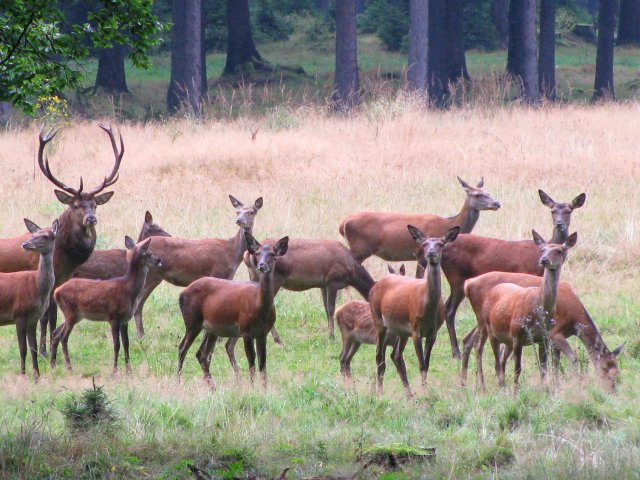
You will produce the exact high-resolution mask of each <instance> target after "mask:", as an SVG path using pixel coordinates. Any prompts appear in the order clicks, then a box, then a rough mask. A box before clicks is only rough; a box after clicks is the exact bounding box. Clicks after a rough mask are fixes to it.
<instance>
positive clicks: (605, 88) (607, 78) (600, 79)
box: [593, 0, 618, 101]
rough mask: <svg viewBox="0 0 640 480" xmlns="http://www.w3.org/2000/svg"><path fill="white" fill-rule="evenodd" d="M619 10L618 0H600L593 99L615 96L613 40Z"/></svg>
mask: <svg viewBox="0 0 640 480" xmlns="http://www.w3.org/2000/svg"><path fill="white" fill-rule="evenodd" d="M617 10H618V2H617V0H600V10H599V13H598V50H597V53H596V78H595V84H594V88H593V89H594V92H593V101H596V100H601V99H604V100H606V99H614V98H615V91H614V88H613V42H614V34H615V28H616V13H617Z"/></svg>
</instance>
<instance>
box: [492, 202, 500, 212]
mask: <svg viewBox="0 0 640 480" xmlns="http://www.w3.org/2000/svg"><path fill="white" fill-rule="evenodd" d="M493 208H494V210H498V209H499V208H500V202H493Z"/></svg>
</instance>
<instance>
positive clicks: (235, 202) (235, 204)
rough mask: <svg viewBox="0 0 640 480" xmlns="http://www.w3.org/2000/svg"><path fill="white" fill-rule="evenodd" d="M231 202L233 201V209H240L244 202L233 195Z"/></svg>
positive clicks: (230, 197)
mask: <svg viewBox="0 0 640 480" xmlns="http://www.w3.org/2000/svg"><path fill="white" fill-rule="evenodd" d="M229 200H231V205H233V208H240V207H242V206H243V204H242V202H241V201H240V200H238V199H237V198H236V197H234V196H233V195H229Z"/></svg>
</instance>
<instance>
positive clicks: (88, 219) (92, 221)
mask: <svg viewBox="0 0 640 480" xmlns="http://www.w3.org/2000/svg"><path fill="white" fill-rule="evenodd" d="M82 223H84V224H85V225H86V226H88V227H92V226H94V225H97V224H98V219H97V218H96V216H95V215H93V214H89V215H85V216H84V221H83V222H82Z"/></svg>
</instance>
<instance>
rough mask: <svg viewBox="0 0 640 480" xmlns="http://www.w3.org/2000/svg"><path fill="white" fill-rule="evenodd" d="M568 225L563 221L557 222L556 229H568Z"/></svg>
mask: <svg viewBox="0 0 640 480" xmlns="http://www.w3.org/2000/svg"><path fill="white" fill-rule="evenodd" d="M566 226H567V225H566V224H565V223H564V221H563V220H556V227H566Z"/></svg>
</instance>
